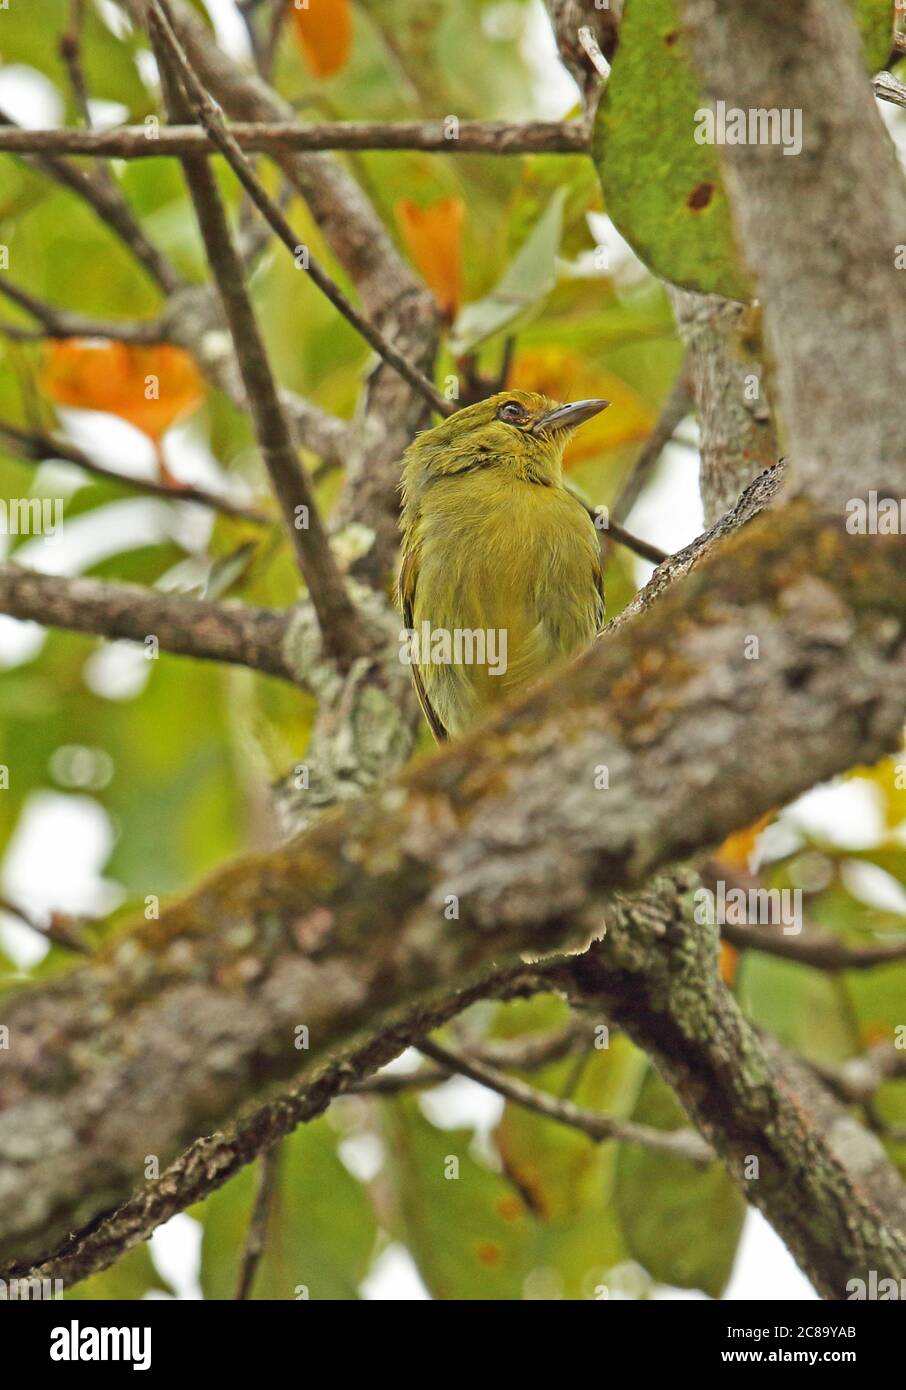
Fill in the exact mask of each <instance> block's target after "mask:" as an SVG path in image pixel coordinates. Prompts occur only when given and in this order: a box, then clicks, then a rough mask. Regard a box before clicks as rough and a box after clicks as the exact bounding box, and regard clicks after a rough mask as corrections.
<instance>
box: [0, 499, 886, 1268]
mask: <svg viewBox="0 0 906 1390" xmlns="http://www.w3.org/2000/svg"><path fill="white" fill-rule="evenodd" d="M753 635H757V637H758V642H759V648H760V655H759V656H758V657H757V659H747V658H746V650H747V644H749V640H750V638H751V637H752V636H753ZM904 676H906V574H904V573H903V569H902V564H901V552H900V548H899V540H898V538H897V537H865V538H862V537H855V538H854V537H849V536H844V535H843V534H842V533H841V529H840V527H839V524H837V523H831V522H828V521H826V520H825V519H824V518H822V517H820V516H816V515H815V514H814V512H812V511H811V510H810V508H809V506H808V505H807V504H806V503H805V502H804V501H800V502H798V503H797V504H795V505H793V506H790V507H788V508H786V509H784V511H783V512H772V513H770V514H769V515H765V516H761V517H759V518H757V519H756V520H755V521H753V522H752V523H751V524H750V525H749V526H747V527H746V528H745V530H744V531H743V532H742V533H740V534H739V535H737V536H734V537H733V538H731V539H730V540H728V541H727V542H725V544H724V545H723V546H721V547H720V549H719V551H718V552H717V553H715V554H713V555H711V556H710V557H709V558H708V559H707V560H704V561H702V562H701V563H700V564H699V565H698V566H697V567H696V568H695V569H694V570H693V571H692V572H691V573H689V574H688V575H686V576H685V578H684V580H683V582H682V583H681V584H676V585H673V586H672V587H671V588H670V589H669V590H668V591H666V592H665V593H664V594H663V595H662V597H661V599H660V600H659V602H658V603H657V604H656V605H655V606H654V607H653V608H652V609H650V610H649V611H647V612H645V613H644V614H642V615H640V616H639V618H638V619H637V620H636V621H635V622H633V623H632V624H628V625H627V626H626V627H624V628H623V630H621V631H619V632H617V633H615V634H614V635H613V636H612V637H611V638H610V639H609V640H607V641H605V642H602V643H600V644H599V645H598V647H597V648H596V649H595V650H593V651H592V652H590V653H588V654H587V655H586V656H585V657H584V658H582V659H580V660H579V661H578V662H577V663H575V664H574V665H573V666H571V667H570V668H568V669H567V668H564V669H563V670H561V671H560V672H556V673H552V675H551V678H550V679H549V680H548V681H546V682H545V683H544V685H543V686H540V687H539V688H538V689H537V690H536V691H533V692H531V693H530V694H528V695H527V696H526V697H525V698H523V699H522V700H521V701H520V702H519V703H518V704H516V705H514V706H513V707H511V708H508V709H506V710H504V711H503V712H502V713H501V715H500V716H499V717H498V718H497V719H496V720H495V721H494V722H493V723H492V724H490V725H489V726H487V727H486V728H483V729H480V730H477V731H476V733H475V735H474V736H473V737H471V738H469V739H467V740H463V741H461V742H458V743H454V744H451V745H450V746H449V748H447V749H445V750H444V751H443V752H442V753H439V754H437V755H435V756H434V757H432V758H430V759H428V760H426V761H424V762H422V763H420V764H418V765H416V766H414V767H413V768H412V769H410V770H409V771H408V772H407V773H405V774H404V775H403V776H402V777H401V778H400V779H398V780H395V781H392V782H389V783H387V784H385V785H384V786H383V787H382V788H380V789H377V790H375V792H373V793H372V795H371V796H370V797H366V798H362V799H359V800H357V801H354V802H352V803H350V804H349V805H348V806H347V807H346V808H345V809H344V810H343V812H342V813H341V814H334V815H331V816H328V817H325V818H323V819H322V820H321V821H319V822H318V823H317V824H316V825H315V827H314V828H313V829H312V830H311V831H310V832H308V833H307V834H306V835H304V836H303V837H301V838H299V839H297V840H295V841H293V842H292V843H290V844H288V845H286V846H285V847H283V848H282V849H279V850H276V851H274V852H272V853H268V854H262V855H259V856H256V857H252V858H250V859H247V860H244V861H240V862H238V863H237V864H235V865H233V866H231V867H228V868H226V869H224V870H222V871H221V872H220V873H219V874H218V875H216V876H215V877H214V878H213V879H212V880H211V881H210V882H208V883H207V884H206V885H204V886H203V887H202V888H201V889H200V890H199V891H198V892H197V893H196V894H194V895H193V896H192V897H190V898H188V899H186V900H184V901H183V902H181V903H178V904H175V905H174V906H173V908H171V909H169V910H166V911H165V912H164V913H163V914H162V917H161V920H160V921H159V922H152V923H148V924H145V925H144V926H142V927H140V928H139V929H138V931H137V932H135V933H133V934H132V935H131V936H128V937H119V938H117V939H116V940H115V941H114V942H112V943H111V944H110V946H109V947H107V948H106V950H105V951H104V952H103V953H102V954H101V955H100V957H99V958H98V959H97V961H96V962H92V964H90V965H88V966H86V967H84V968H82V969H78V970H75V971H73V972H72V973H71V974H69V975H67V976H66V977H64V978H63V979H60V980H57V981H54V982H51V983H50V984H48V985H45V986H43V987H41V988H37V989H32V990H28V991H25V992H23V993H21V994H18V995H14V996H13V997H12V998H11V999H10V1000H8V1001H7V1002H6V1005H5V1008H4V1010H3V1014H4V1022H5V1023H6V1024H7V1026H8V1027H9V1029H10V1048H9V1051H8V1052H5V1053H0V1179H2V1180H0V1252H2V1256H0V1257H2V1258H3V1259H6V1260H9V1259H15V1258H18V1259H23V1258H25V1259H28V1258H37V1257H39V1256H41V1255H44V1254H46V1253H47V1252H48V1251H49V1250H50V1249H52V1248H53V1247H54V1246H55V1245H56V1244H57V1243H58V1242H59V1240H60V1239H62V1237H63V1236H64V1235H65V1234H66V1232H67V1231H70V1230H74V1229H77V1228H79V1227H80V1226H84V1225H85V1224H86V1223H87V1222H90V1221H91V1220H92V1219H93V1218H94V1217H96V1216H98V1215H99V1214H100V1213H101V1212H102V1211H105V1210H107V1209H109V1208H110V1207H111V1206H112V1205H115V1204H116V1203H117V1201H119V1200H122V1199H123V1198H125V1197H127V1196H128V1194H129V1193H130V1191H132V1190H133V1189H134V1188H135V1187H136V1186H137V1184H138V1182H139V1180H140V1175H141V1173H142V1172H143V1164H144V1162H145V1160H146V1156H147V1155H148V1154H149V1153H154V1154H156V1155H157V1156H158V1158H159V1160H160V1162H161V1166H162V1167H164V1166H165V1165H166V1164H167V1163H169V1162H171V1161H172V1160H173V1159H174V1158H175V1157H176V1155H177V1154H178V1153H179V1151H180V1150H181V1149H182V1148H184V1147H185V1146H186V1144H188V1143H189V1142H191V1141H192V1139H194V1138H196V1137H197V1136H198V1135H199V1134H203V1133H205V1132H210V1131H211V1130H213V1129H215V1128H216V1127H217V1126H218V1125H220V1124H222V1123H223V1122H225V1121H227V1120H228V1119H230V1118H231V1117H233V1116H235V1115H236V1114H237V1113H238V1112H239V1111H240V1109H241V1108H242V1107H243V1106H244V1105H245V1104H247V1103H248V1102H249V1101H250V1100H252V1099H253V1098H256V1097H257V1098H260V1097H261V1095H262V1092H264V1091H266V1090H267V1088H268V1087H273V1086H277V1085H280V1084H281V1083H282V1084H284V1085H285V1083H286V1082H287V1081H288V1080H290V1079H292V1078H294V1077H301V1078H309V1079H310V1078H311V1077H312V1076H314V1075H316V1074H317V1073H318V1069H319V1068H321V1067H324V1066H330V1065H335V1064H336V1061H337V1059H338V1058H339V1057H342V1056H343V1054H344V1052H345V1050H346V1049H347V1048H349V1047H354V1046H356V1045H358V1043H359V1042H360V1041H361V1040H362V1039H363V1038H367V1037H368V1036H375V1035H376V1034H379V1033H381V1032H382V1030H385V1029H386V1028H387V1027H388V1026H389V1025H390V1024H392V1023H393V1022H394V1020H397V1019H398V1018H400V1017H403V1016H405V1015H406V1012H407V1011H408V1010H412V1009H415V1008H416V1007H418V1006H420V1005H427V1004H429V1003H430V1001H432V1000H433V999H436V998H437V997H441V998H449V995H450V992H451V991H454V992H455V991H458V990H460V989H470V988H473V987H475V986H476V985H477V984H479V983H480V982H481V980H482V978H483V977H484V976H485V975H486V974H487V973H488V972H491V973H492V974H493V972H494V971H496V970H499V969H501V968H507V967H508V966H513V967H515V966H517V965H518V964H519V961H520V958H521V956H522V955H523V953H524V952H526V951H529V952H532V953H533V954H536V955H537V954H539V953H544V952H547V951H552V950H558V949H561V950H562V949H563V948H564V947H567V946H570V945H572V946H575V945H576V944H578V943H580V942H582V941H584V940H585V939H587V938H588V937H589V936H592V935H594V934H595V933H596V932H598V931H599V930H600V926H601V922H602V913H603V910H604V906H605V902H606V899H607V896H608V894H609V893H610V892H611V891H612V890H614V889H616V888H620V887H625V886H627V885H632V884H639V883H640V882H642V881H643V880H644V879H645V878H646V877H647V876H648V875H649V874H650V873H651V872H652V871H654V870H655V869H657V868H658V866H660V865H663V864H666V863H669V862H672V861H675V860H676V859H678V858H681V857H683V856H686V855H688V854H691V853H692V852H694V851H697V850H700V849H702V848H704V847H706V846H709V845H713V844H715V843H717V842H719V841H720V840H722V839H723V838H724V837H725V836H726V835H727V834H728V833H729V832H730V831H732V830H734V829H738V828H739V827H741V826H742V825H744V824H748V823H750V822H751V820H752V818H753V816H757V815H758V814H760V813H762V812H763V811H765V810H767V809H768V808H769V807H772V806H775V805H776V804H778V803H779V802H783V801H786V800H788V799H789V798H791V797H792V796H794V795H796V794H797V793H799V792H801V791H803V790H804V789H805V788H807V787H809V786H811V785H813V784H814V783H815V782H816V781H821V780H823V779H825V778H827V777H829V776H831V775H833V774H834V773H836V772H839V771H842V770H843V769H845V768H848V767H850V766H852V765H853V764H855V763H860V762H871V761H873V760H875V759H877V758H878V757H879V756H881V755H882V754H883V753H885V752H887V751H889V750H890V749H892V748H894V747H895V746H896V745H897V743H898V740H899V736H900V730H901V727H902V720H903V717H904V714H906V681H904ZM299 1029H304V1030H307V1033H305V1034H300V1032H299ZM301 1036H305V1037H306V1038H307V1040H308V1044H309V1047H308V1049H307V1050H301V1049H300V1047H299V1043H298V1040H299V1038H300V1037H301Z"/></svg>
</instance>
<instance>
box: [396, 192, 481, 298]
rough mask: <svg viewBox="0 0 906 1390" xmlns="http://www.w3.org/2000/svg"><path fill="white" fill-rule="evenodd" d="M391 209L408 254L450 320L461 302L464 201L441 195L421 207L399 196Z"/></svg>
mask: <svg viewBox="0 0 906 1390" xmlns="http://www.w3.org/2000/svg"><path fill="white" fill-rule="evenodd" d="M395 211H396V220H397V222H398V223H399V228H400V231H401V232H402V234H403V240H404V241H405V243H406V249H407V250H408V252H409V255H410V256H411V257H412V260H413V262H414V263H415V265H416V266H417V267H418V269H419V271H420V272H421V275H422V278H423V280H424V281H425V284H426V285H428V287H429V288H430V289H431V291H432V293H433V294H434V298H435V299H436V300H437V302H438V304H439V305H440V307H441V310H442V312H443V313H444V315H445V316H446V317H447V318H449V319H451V320H452V319H453V318H455V316H456V313H457V310H458V309H459V306H460V304H461V303H462V224H463V218H464V216H465V204H464V203H463V201H462V199H461V198H442V199H441V200H440V201H439V202H437V203H432V204H431V206H430V207H427V208H421V207H419V206H418V204H417V203H413V202H410V201H409V199H408V198H402V199H401V200H400V201H399V202H398V203H397V205H396V209H395Z"/></svg>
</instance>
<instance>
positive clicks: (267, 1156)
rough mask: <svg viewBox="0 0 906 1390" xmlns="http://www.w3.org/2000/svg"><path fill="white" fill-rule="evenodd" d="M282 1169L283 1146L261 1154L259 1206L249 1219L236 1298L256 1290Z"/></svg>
mask: <svg viewBox="0 0 906 1390" xmlns="http://www.w3.org/2000/svg"><path fill="white" fill-rule="evenodd" d="M279 1172H280V1145H279V1144H274V1145H273V1147H272V1148H270V1149H266V1150H265V1152H264V1153H263V1154H262V1155H261V1158H260V1160H259V1166H258V1191H257V1192H256V1194H255V1205H254V1206H253V1207H252V1214H251V1216H250V1218H249V1229H248V1235H247V1236H246V1238H245V1248H244V1249H243V1251H242V1258H241V1260H240V1262H239V1277H238V1279H237V1281H236V1292H235V1294H234V1295H233V1297H234V1298H235V1299H239V1300H242V1299H247V1298H249V1297H250V1295H251V1292H252V1285H253V1284H254V1282H255V1275H256V1274H257V1273H258V1266H259V1265H260V1263H261V1257H262V1255H263V1254H264V1248H265V1245H266V1243H267V1227H268V1222H269V1221H270V1215H271V1210H272V1208H273V1205H274V1197H275V1196H276V1192H277V1178H278V1176H279Z"/></svg>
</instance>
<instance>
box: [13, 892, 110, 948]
mask: <svg viewBox="0 0 906 1390" xmlns="http://www.w3.org/2000/svg"><path fill="white" fill-rule="evenodd" d="M0 912H6V913H8V914H9V916H11V917H16V918H17V919H18V920H19V921H20V922H21V923H22V924H23V925H24V926H26V927H28V928H29V929H30V930H31V931H33V932H36V933H37V935H38V936H41V937H43V938H44V939H45V941H51V942H53V943H54V945H56V946H64V947H65V948H66V950H68V951H78V952H79V953H80V954H81V955H84V956H90V955H91V954H92V953H93V950H94V948H93V946H92V944H91V942H90V940H89V939H88V937H87V936H86V934H85V928H86V926H88V925H90V922H89V920H88V919H87V918H80V917H71V916H70V915H69V913H67V912H52V913H51V914H50V917H49V919H48V921H47V922H46V923H45V922H39V921H38V919H37V917H35V916H34V915H33V914H32V913H31V912H28V911H26V909H25V908H24V907H20V906H19V904H18V903H14V902H11V901H10V900H9V899H8V898H0Z"/></svg>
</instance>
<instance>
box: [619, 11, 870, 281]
mask: <svg viewBox="0 0 906 1390" xmlns="http://www.w3.org/2000/svg"><path fill="white" fill-rule="evenodd" d="M855 9H856V17H857V20H858V24H859V29H860V32H861V34H862V39H863V43H864V44H865V48H866V60H867V65H868V67H869V68H870V69H871V70H872V71H874V70H876V69H877V68H878V67H879V66H881V65H882V64H883V63H884V61H885V59H886V57H887V54H888V52H889V50H890V46H891V33H892V28H893V6H892V4H891V0H855ZM706 105H707V102H706V99H705V97H704V96H703V93H702V90H701V87H700V84H699V81H698V77H697V75H696V73H695V71H694V68H693V66H692V62H691V58H690V54H689V48H688V45H687V43H686V39H685V37H684V35H683V33H682V28H681V22H680V14H679V6H678V4H677V0H627V3H626V8H625V11H624V15H623V19H622V22H621V26H620V47H619V49H618V51H617V55H616V58H615V60H614V65H613V71H612V73H611V76H610V79H609V81H608V83H607V87H606V89H605V92H604V97H603V100H602V102H601V105H600V107H599V108H598V115H597V118H596V122H595V131H594V138H593V146H592V153H593V158H594V161H595V164H596V166H597V169H598V173H599V175H600V178H601V185H602V187H603V190H604V197H605V199H606V203H607V211H608V213H609V214H610V216H611V217H612V218H613V221H614V223H615V225H616V226H617V228H618V229H619V231H620V232H621V233H622V234H623V236H624V237H625V238H626V240H627V241H628V242H629V243H630V245H631V246H632V247H633V248H634V249H635V251H636V252H637V254H638V255H639V256H640V257H641V258H642V260H643V261H644V262H645V264H646V265H647V266H648V267H649V268H650V269H651V270H652V271H653V272H654V274H655V275H659V276H661V277H662V278H664V279H666V280H670V281H672V282H673V283H674V284H677V285H683V286H685V287H686V288H688V289H693V290H701V291H703V292H705V293H709V292H713V293H716V294H722V295H726V296H727V297H728V298H731V299H748V298H749V293H750V285H749V278H748V274H747V271H746V269H745V266H744V265H743V263H742V260H741V258H740V255H739V252H738V249H737V246H736V242H735V238H734V234H733V227H732V219H731V212H730V204H729V199H728V197H727V194H726V191H725V189H724V185H723V180H722V178H721V172H720V159H719V156H718V151H717V149H716V148H715V147H714V146H713V145H707V144H703V145H699V144H697V143H696V141H695V139H694V132H695V127H696V119H695V115H696V112H697V111H700V110H701V109H702V108H704V107H705V106H706Z"/></svg>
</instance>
